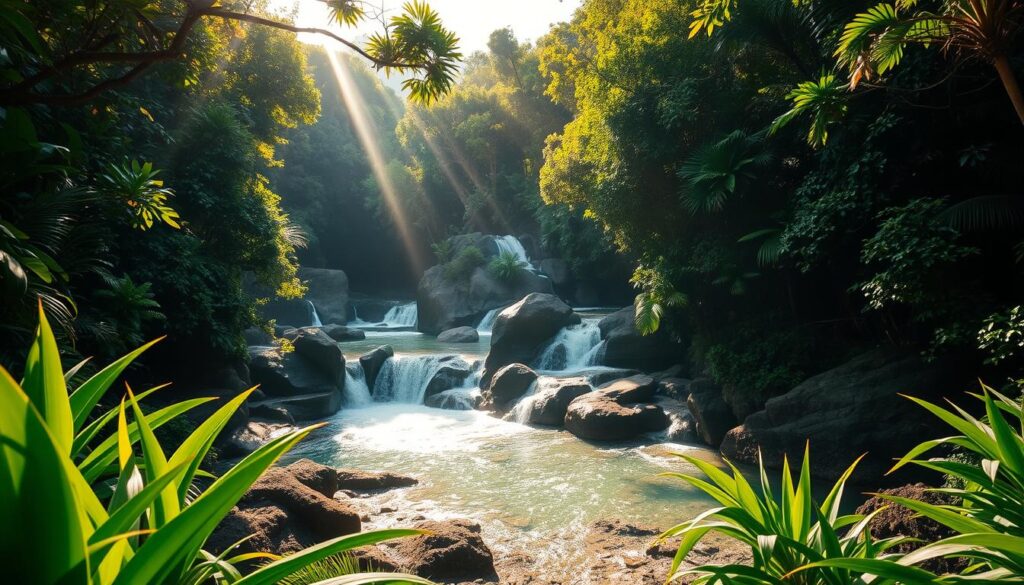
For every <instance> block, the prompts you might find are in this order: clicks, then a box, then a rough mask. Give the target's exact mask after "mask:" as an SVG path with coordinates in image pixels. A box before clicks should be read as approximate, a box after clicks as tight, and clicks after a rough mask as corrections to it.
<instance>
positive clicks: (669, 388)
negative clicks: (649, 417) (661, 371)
mask: <svg viewBox="0 0 1024 585" xmlns="http://www.w3.org/2000/svg"><path fill="white" fill-rule="evenodd" d="M655 379H657V378H655ZM692 382H693V381H692V380H689V379H687V378H662V379H660V380H658V394H661V395H663V396H668V397H669V398H675V399H676V400H681V401H683V402H686V399H687V398H689V397H690V384H691V383H692Z"/></svg>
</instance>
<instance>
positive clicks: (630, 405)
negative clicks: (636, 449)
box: [565, 376, 669, 441]
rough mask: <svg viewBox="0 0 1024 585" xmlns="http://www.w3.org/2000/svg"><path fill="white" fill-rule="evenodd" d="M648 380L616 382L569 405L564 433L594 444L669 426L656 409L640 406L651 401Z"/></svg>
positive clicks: (651, 387)
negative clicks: (591, 441) (593, 441)
mask: <svg viewBox="0 0 1024 585" xmlns="http://www.w3.org/2000/svg"><path fill="white" fill-rule="evenodd" d="M655 388H656V384H655V382H654V379H653V378H651V377H649V376H633V377H632V378H625V379H622V380H616V381H614V382H611V383H609V384H606V385H605V386H602V387H601V388H599V389H597V390H595V391H593V392H590V393H588V394H584V395H582V396H580V397H579V398H576V399H575V400H573V401H572V402H571V403H569V408H568V409H567V410H566V413H565V430H567V431H569V432H570V433H572V434H574V435H576V436H577V437H580V438H581V439H591V440H595V441H615V440H622V439H628V438H631V437H635V436H636V435H639V434H643V433H647V432H651V431H659V430H662V429H664V428H665V427H667V426H668V425H669V419H668V417H667V416H666V415H665V412H664V411H663V410H661V408H660V407H658V406H655V405H653V404H643V402H648V401H650V400H652V399H653V398H654V390H655Z"/></svg>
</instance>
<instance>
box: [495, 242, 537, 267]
mask: <svg viewBox="0 0 1024 585" xmlns="http://www.w3.org/2000/svg"><path fill="white" fill-rule="evenodd" d="M494 243H495V244H497V245H498V254H499V255H501V254H506V253H507V254H512V255H513V256H515V257H516V259H518V260H519V261H520V262H522V263H523V264H525V265H526V266H530V265H531V264H530V257H529V256H527V254H526V248H524V247H523V244H522V242H520V241H519V239H518V238H516V237H515V236H494Z"/></svg>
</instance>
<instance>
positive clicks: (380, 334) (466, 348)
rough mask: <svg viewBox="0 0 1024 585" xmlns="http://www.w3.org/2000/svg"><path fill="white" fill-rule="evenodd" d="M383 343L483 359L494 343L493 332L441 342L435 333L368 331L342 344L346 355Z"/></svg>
mask: <svg viewBox="0 0 1024 585" xmlns="http://www.w3.org/2000/svg"><path fill="white" fill-rule="evenodd" d="M381 345H390V346H391V347H393V348H395V353H397V354H400V355H428V354H459V355H462V356H465V357H466V358H467V360H468V361H470V362H472V361H473V360H477V359H483V358H484V357H486V356H487V350H488V349H490V347H491V336H490V335H481V336H480V340H479V341H476V342H474V343H441V342H439V341H438V340H437V338H436V337H434V336H433V335H425V334H423V333H420V332H418V331H366V339H363V340H360V341H346V342H344V343H342V344H341V351H342V352H343V353H344V354H345V359H349V360H350V359H358V358H359V356H361V355H363V354H365V353H366V352H368V351H370V350H373V349H375V348H377V347H379V346H381Z"/></svg>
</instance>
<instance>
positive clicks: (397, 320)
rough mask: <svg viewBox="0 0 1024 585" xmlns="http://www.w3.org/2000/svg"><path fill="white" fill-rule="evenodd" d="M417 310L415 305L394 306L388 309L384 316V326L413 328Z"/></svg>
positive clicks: (413, 303)
mask: <svg viewBox="0 0 1024 585" xmlns="http://www.w3.org/2000/svg"><path fill="white" fill-rule="evenodd" d="M417 316H418V310H417V308H416V303H415V302H412V303H406V304H404V305H396V306H394V307H391V308H390V309H388V312H387V314H386V315H384V324H385V325H387V326H388V327H415V326H416V318H417Z"/></svg>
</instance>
